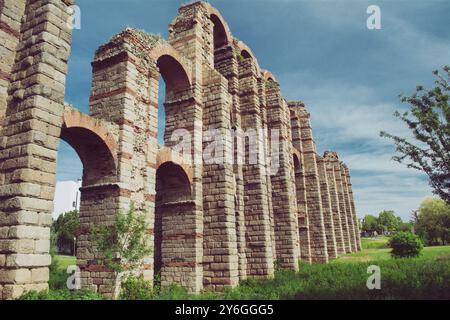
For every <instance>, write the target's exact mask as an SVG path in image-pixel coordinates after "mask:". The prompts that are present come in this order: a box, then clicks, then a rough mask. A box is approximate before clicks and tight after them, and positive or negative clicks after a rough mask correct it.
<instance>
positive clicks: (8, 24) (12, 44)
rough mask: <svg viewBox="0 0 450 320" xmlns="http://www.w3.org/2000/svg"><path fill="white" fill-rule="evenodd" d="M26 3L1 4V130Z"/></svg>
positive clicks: (9, 0) (13, 0)
mask: <svg viewBox="0 0 450 320" xmlns="http://www.w3.org/2000/svg"><path fill="white" fill-rule="evenodd" d="M25 3H26V1H25V0H20V1H18V0H5V1H2V2H1V3H0V39H1V42H0V130H1V127H2V121H3V118H4V116H5V112H6V108H7V103H8V101H7V98H8V88H9V85H10V84H11V72H12V69H13V66H14V62H15V58H16V49H17V46H18V45H19V41H20V29H21V25H22V17H23V14H24V12H25Z"/></svg>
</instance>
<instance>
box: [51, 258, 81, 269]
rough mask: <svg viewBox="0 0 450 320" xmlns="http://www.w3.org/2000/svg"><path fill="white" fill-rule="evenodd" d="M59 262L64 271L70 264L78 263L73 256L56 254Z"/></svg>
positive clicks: (59, 266)
mask: <svg viewBox="0 0 450 320" xmlns="http://www.w3.org/2000/svg"><path fill="white" fill-rule="evenodd" d="M55 259H56V261H57V263H58V268H60V269H61V270H62V271H66V270H67V267H68V266H73V265H75V264H76V258H75V257H72V256H55Z"/></svg>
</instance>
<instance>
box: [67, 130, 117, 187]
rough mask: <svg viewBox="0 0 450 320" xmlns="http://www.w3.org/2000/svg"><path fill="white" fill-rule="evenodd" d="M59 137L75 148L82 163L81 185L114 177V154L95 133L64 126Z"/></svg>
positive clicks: (96, 182) (109, 179)
mask: <svg viewBox="0 0 450 320" xmlns="http://www.w3.org/2000/svg"><path fill="white" fill-rule="evenodd" d="M61 139H62V140H64V141H65V142H67V143H68V144H69V145H70V146H71V147H72V148H73V149H74V150H75V152H76V153H77V154H78V156H79V158H80V160H81V163H82V164H83V186H90V185H96V184H100V183H107V182H111V178H113V177H115V173H116V164H115V160H114V156H113V154H112V152H111V150H110V149H109V147H108V146H107V144H106V143H105V141H104V140H103V139H102V138H101V137H100V136H98V135H97V134H96V133H94V132H92V131H90V130H89V129H87V128H83V127H71V128H67V127H66V126H64V127H63V128H62V131H61Z"/></svg>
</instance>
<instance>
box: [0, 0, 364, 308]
mask: <svg viewBox="0 0 450 320" xmlns="http://www.w3.org/2000/svg"><path fill="white" fill-rule="evenodd" d="M71 4H72V2H71V1H69V0H64V1H50V0H28V1H26V0H19V1H17V0H15V1H11V0H4V1H0V40H1V41H0V54H1V56H0V132H1V134H0V299H11V298H16V297H18V296H20V295H21V294H22V293H23V292H25V291H28V290H41V289H46V288H47V281H48V265H49V264H50V255H49V227H50V225H51V212H52V206H53V205H52V199H53V196H54V185H55V174H56V156H57V150H58V145H59V141H60V139H63V140H65V141H67V142H68V143H69V144H70V145H71V146H72V147H73V148H74V149H75V151H76V152H77V153H78V155H79V156H80V158H81V160H82V163H83V167H84V168H83V187H82V188H81V194H82V196H81V208H80V219H81V227H80V230H79V234H78V238H77V265H78V266H79V267H80V269H81V284H82V287H83V288H86V289H90V290H94V291H97V292H100V293H102V294H104V295H107V296H113V295H114V289H115V288H114V283H115V279H114V274H113V272H112V271H111V270H108V269H107V268H106V267H105V266H104V265H103V261H102V259H103V257H102V255H101V254H100V253H99V252H98V250H96V248H95V244H94V243H93V241H92V238H91V235H90V233H91V232H90V230H91V225H92V224H96V225H105V226H108V225H111V224H112V223H113V221H114V216H115V214H116V213H117V212H118V211H120V210H127V209H128V208H129V206H130V204H131V203H133V204H134V206H135V208H136V210H137V211H138V212H142V213H145V215H146V218H147V219H146V220H147V222H148V225H149V229H148V241H149V243H150V244H151V245H152V246H153V248H154V250H153V253H152V254H151V255H150V256H149V257H146V258H145V259H144V261H143V266H142V269H141V270H135V271H136V272H140V273H142V274H143V275H144V277H145V278H146V279H148V280H150V281H152V280H153V278H154V277H155V276H156V275H159V276H160V279H161V285H162V286H163V287H168V286H170V285H171V284H173V283H177V284H180V285H182V286H183V287H186V288H187V289H188V290H189V291H190V292H199V291H201V290H223V289H224V288H227V287H233V286H236V285H237V284H238V283H239V281H241V280H243V279H246V278H247V277H258V278H268V277H272V276H273V275H274V270H275V267H276V266H278V267H283V268H289V269H292V270H298V267H299V264H298V261H299V260H303V261H306V262H308V263H311V262H328V261H329V259H334V258H336V257H337V256H338V254H341V253H345V252H354V251H357V250H360V249H361V241H360V237H359V230H358V224H357V216H356V208H355V203H354V198H353V192H352V186H351V182H350V174H349V170H348V168H347V167H346V166H345V165H344V164H343V163H342V162H340V160H339V159H338V157H337V154H336V153H334V152H327V153H325V155H324V157H321V156H319V155H317V151H316V145H315V142H314V137H313V132H312V127H311V119H310V115H309V113H308V112H307V110H306V108H305V106H304V104H303V103H302V102H289V103H287V102H286V101H285V100H284V99H283V97H282V94H281V90H280V87H279V85H278V83H277V82H276V79H275V77H274V76H273V75H272V74H271V73H270V72H268V71H264V70H262V69H261V68H260V66H259V64H258V61H257V59H256V57H255V55H254V54H253V53H252V51H251V50H250V48H248V46H246V45H245V44H244V43H243V42H241V41H239V40H237V39H235V38H234V37H233V36H232V34H231V32H230V29H229V27H228V25H227V24H226V22H225V21H224V19H223V18H222V16H221V15H220V13H219V12H218V11H217V10H216V9H215V8H213V7H211V6H210V5H209V4H207V3H203V2H195V3H192V4H189V5H186V6H183V7H181V8H180V10H179V15H178V16H177V17H176V18H175V19H174V20H173V21H172V23H171V24H170V27H169V39H168V40H167V41H165V40H163V39H160V38H159V37H157V36H152V35H149V34H147V33H145V32H143V31H140V30H136V29H127V30H125V31H124V32H122V33H120V34H118V35H117V36H115V37H113V38H112V39H111V40H110V41H108V42H107V43H106V44H105V45H103V46H101V47H100V48H99V49H98V50H97V51H96V53H95V57H94V61H93V63H92V72H93V76H92V89H91V96H90V115H84V114H82V113H80V112H79V111H77V110H76V109H74V108H73V107H71V106H69V105H65V104H64V94H65V75H66V73H67V61H68V57H69V52H70V47H71V30H70V29H71V28H70V26H69V25H68V24H67V23H66V22H67V21H68V18H69V17H68V13H67V8H68V6H69V5H71ZM161 78H162V79H163V80H164V81H165V84H166V94H165V103H164V107H165V113H166V123H165V137H164V142H165V146H164V147H161V146H158V142H157V134H158V108H159V105H158V100H159V97H158V89H159V81H160V79H161ZM180 130H181V131H180ZM274 132H275V133H276V134H275V135H274ZM211 142H216V144H215V146H216V148H215V149H214V152H213V153H214V155H215V157H214V158H212V159H211V158H204V155H205V152H204V151H205V150H208V148H210V146H211ZM277 142H279V143H278V144H277Z"/></svg>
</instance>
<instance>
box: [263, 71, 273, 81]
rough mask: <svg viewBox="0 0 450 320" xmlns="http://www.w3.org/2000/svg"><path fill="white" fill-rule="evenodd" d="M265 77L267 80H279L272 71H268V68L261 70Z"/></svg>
mask: <svg viewBox="0 0 450 320" xmlns="http://www.w3.org/2000/svg"><path fill="white" fill-rule="evenodd" d="M261 74H262V76H263V78H264V80H265V81H274V82H277V79H276V78H275V76H274V75H273V74H272V72H270V71H268V70H262V72H261Z"/></svg>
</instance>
